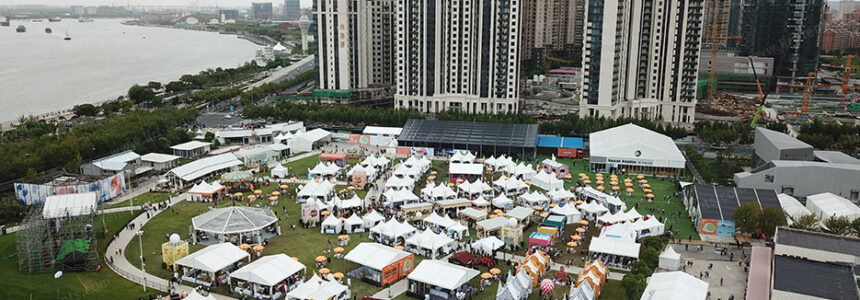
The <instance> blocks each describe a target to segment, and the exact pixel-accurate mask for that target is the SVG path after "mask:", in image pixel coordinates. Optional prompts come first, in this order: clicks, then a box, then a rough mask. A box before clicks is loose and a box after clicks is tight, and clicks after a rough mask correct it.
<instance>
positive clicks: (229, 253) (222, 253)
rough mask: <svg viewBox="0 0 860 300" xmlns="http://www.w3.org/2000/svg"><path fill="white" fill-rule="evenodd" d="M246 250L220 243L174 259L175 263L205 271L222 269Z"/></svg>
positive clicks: (241, 256) (246, 255)
mask: <svg viewBox="0 0 860 300" xmlns="http://www.w3.org/2000/svg"><path fill="white" fill-rule="evenodd" d="M246 257H249V254H248V252H246V251H245V250H242V249H239V247H236V245H233V244H231V243H220V244H215V245H211V246H208V247H206V248H203V249H200V250H198V251H197V252H194V253H191V254H189V255H187V256H185V257H183V258H180V259H179V260H177V261H176V264H177V265H180V266H186V267H189V268H192V269H197V270H203V271H207V272H216V271H220V270H223V269H224V268H226V267H227V266H229V265H232V264H233V263H235V262H238V261H239V260H242V259H243V258H246Z"/></svg>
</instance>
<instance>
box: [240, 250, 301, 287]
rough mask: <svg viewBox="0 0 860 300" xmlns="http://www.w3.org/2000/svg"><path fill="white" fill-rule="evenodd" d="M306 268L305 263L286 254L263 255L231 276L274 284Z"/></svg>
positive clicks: (263, 283) (266, 284) (264, 283)
mask: <svg viewBox="0 0 860 300" xmlns="http://www.w3.org/2000/svg"><path fill="white" fill-rule="evenodd" d="M304 269H305V265H303V264H301V263H300V262H298V261H296V260H294V259H292V258H290V257H289V256H287V255H286V254H283V253H279V254H275V255H267V256H263V257H261V258H259V259H257V260H255V261H253V262H251V263H249V264H247V265H245V266H243V267H242V268H240V269H238V270H236V271H233V273H230V277H232V278H237V279H241V280H244V281H249V282H254V283H259V284H262V285H265V286H274V285H276V284H278V283H280V282H281V281H283V280H284V279H287V278H288V277H290V276H292V275H293V274H296V273H298V272H300V271H302V270H304Z"/></svg>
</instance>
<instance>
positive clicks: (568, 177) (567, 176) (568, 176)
mask: <svg viewBox="0 0 860 300" xmlns="http://www.w3.org/2000/svg"><path fill="white" fill-rule="evenodd" d="M564 178H565V179H571V178H573V176H570V174H565V175H564Z"/></svg>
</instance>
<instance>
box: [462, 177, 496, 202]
mask: <svg viewBox="0 0 860 300" xmlns="http://www.w3.org/2000/svg"><path fill="white" fill-rule="evenodd" d="M457 189H458V190H459V194H460V196H461V197H463V198H466V199H470V200H476V199H480V198H481V197H482V196H483V197H488V198H492V197H493V188H492V187H491V186H490V185H489V184H486V183H484V182H483V181H481V180H480V179H479V180H475V181H473V182H469V181H463V183H460V184H459V185H457Z"/></svg>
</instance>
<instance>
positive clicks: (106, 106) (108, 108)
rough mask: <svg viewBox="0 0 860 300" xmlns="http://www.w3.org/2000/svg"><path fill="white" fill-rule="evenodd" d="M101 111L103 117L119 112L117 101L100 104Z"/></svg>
mask: <svg viewBox="0 0 860 300" xmlns="http://www.w3.org/2000/svg"><path fill="white" fill-rule="evenodd" d="M101 109H102V111H103V112H104V113H105V115H107V116H110V115H113V114H115V113H117V112H119V101H109V102H105V103H102V106H101Z"/></svg>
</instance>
